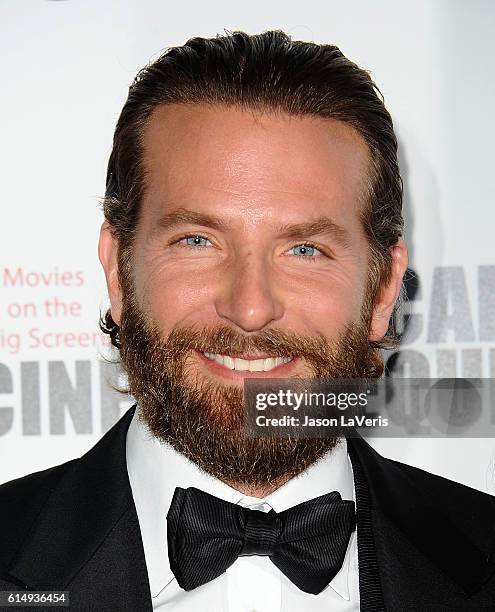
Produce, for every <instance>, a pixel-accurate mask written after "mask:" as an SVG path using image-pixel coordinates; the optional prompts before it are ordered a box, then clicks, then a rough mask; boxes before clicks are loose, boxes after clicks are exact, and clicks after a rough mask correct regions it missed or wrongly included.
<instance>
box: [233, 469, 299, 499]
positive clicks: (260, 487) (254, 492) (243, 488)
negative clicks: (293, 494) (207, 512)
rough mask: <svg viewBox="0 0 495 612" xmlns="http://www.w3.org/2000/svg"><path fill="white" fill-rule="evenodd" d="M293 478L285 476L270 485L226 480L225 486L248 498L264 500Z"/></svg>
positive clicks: (288, 475) (289, 475)
mask: <svg viewBox="0 0 495 612" xmlns="http://www.w3.org/2000/svg"><path fill="white" fill-rule="evenodd" d="M291 478H292V475H291V474H285V475H284V476H281V477H280V478H278V479H276V480H272V481H271V482H270V483H247V482H240V481H232V480H230V481H229V480H224V482H225V484H228V485H229V487H232V488H233V489H235V490H236V491H239V493H242V494H243V495H247V496H248V497H257V498H258V499H263V498H264V497H266V496H267V495H270V493H273V492H274V491H276V490H277V489H279V488H280V487H281V486H282V485H284V484H285V483H286V482H288V481H289V480H290V479H291Z"/></svg>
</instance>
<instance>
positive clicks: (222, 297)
mask: <svg viewBox="0 0 495 612" xmlns="http://www.w3.org/2000/svg"><path fill="white" fill-rule="evenodd" d="M215 308H216V311H217V314H218V316H219V317H221V318H222V319H225V320H227V321H229V323H233V324H234V325H236V326H237V327H239V328H241V329H242V330H243V331H245V332H254V331H259V330H261V329H263V328H264V327H266V326H267V325H269V324H270V323H272V322H273V321H277V320H279V319H280V318H281V317H282V316H283V314H284V308H283V303H282V299H281V296H280V295H279V292H278V291H277V287H276V282H275V278H274V275H273V271H272V270H271V269H270V266H269V263H268V262H267V261H265V260H263V259H262V258H256V257H252V256H247V257H244V258H242V259H239V260H238V261H236V262H235V263H233V264H232V265H229V267H228V268H227V269H226V270H225V271H224V274H223V282H222V284H221V289H220V291H219V292H218V294H217V297H216V301H215Z"/></svg>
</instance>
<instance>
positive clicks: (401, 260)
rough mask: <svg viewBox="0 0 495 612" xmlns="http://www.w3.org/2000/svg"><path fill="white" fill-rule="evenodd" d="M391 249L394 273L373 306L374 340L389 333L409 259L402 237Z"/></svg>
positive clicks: (371, 330) (370, 335) (371, 332)
mask: <svg viewBox="0 0 495 612" xmlns="http://www.w3.org/2000/svg"><path fill="white" fill-rule="evenodd" d="M389 251H390V254H391V256H392V274H391V277H390V280H389V282H388V283H387V284H386V285H384V286H383V287H382V288H381V289H380V291H379V292H378V296H377V298H376V301H375V305H374V307H373V316H372V319H371V327H370V334H369V339H370V340H374V341H378V340H381V339H382V338H383V337H384V336H385V334H386V333H387V329H388V324H389V321H390V317H391V315H392V311H393V309H394V305H395V302H396V301H397V298H398V297H399V293H400V289H401V286H402V279H403V278H404V274H405V273H406V270H407V264H408V261H409V258H408V254H407V247H406V243H405V242H404V240H403V239H402V238H400V239H399V240H398V241H397V243H396V244H394V245H393V246H391V247H390V249H389Z"/></svg>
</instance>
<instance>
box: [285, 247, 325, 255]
mask: <svg viewBox="0 0 495 612" xmlns="http://www.w3.org/2000/svg"><path fill="white" fill-rule="evenodd" d="M290 251H294V255H297V256H298V257H314V256H315V255H316V254H317V253H319V254H320V255H322V252H321V251H320V250H319V249H317V248H316V247H315V246H313V245H312V244H298V245H297V246H295V247H292V248H291V249H290Z"/></svg>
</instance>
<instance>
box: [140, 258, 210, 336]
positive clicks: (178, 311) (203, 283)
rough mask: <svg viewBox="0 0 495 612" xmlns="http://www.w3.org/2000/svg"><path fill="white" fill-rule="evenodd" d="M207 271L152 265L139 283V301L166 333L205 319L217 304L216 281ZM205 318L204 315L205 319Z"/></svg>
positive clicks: (145, 269)
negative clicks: (210, 305)
mask: <svg viewBox="0 0 495 612" xmlns="http://www.w3.org/2000/svg"><path fill="white" fill-rule="evenodd" d="M209 276H210V275H208V274H207V273H205V271H204V270H203V271H201V272H199V271H198V270H197V269H194V268H191V269H187V268H182V269H178V268H177V267H172V266H169V265H167V264H166V263H163V262H158V261H157V262H153V261H151V262H148V265H147V266H142V267H141V269H140V270H139V274H138V278H137V281H136V287H137V293H138V296H139V300H140V302H141V304H142V305H143V307H144V308H145V310H146V311H147V312H148V313H149V314H150V316H151V317H152V319H153V320H154V321H156V322H157V323H158V324H159V326H160V328H161V329H162V331H163V332H165V333H168V332H169V331H170V330H171V328H172V327H174V326H176V325H181V324H184V325H186V324H188V325H190V324H192V323H194V322H198V320H201V319H202V318H205V317H206V315H207V311H208V304H211V303H212V301H213V287H214V282H213V279H211V278H209ZM203 315H204V316H203Z"/></svg>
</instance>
